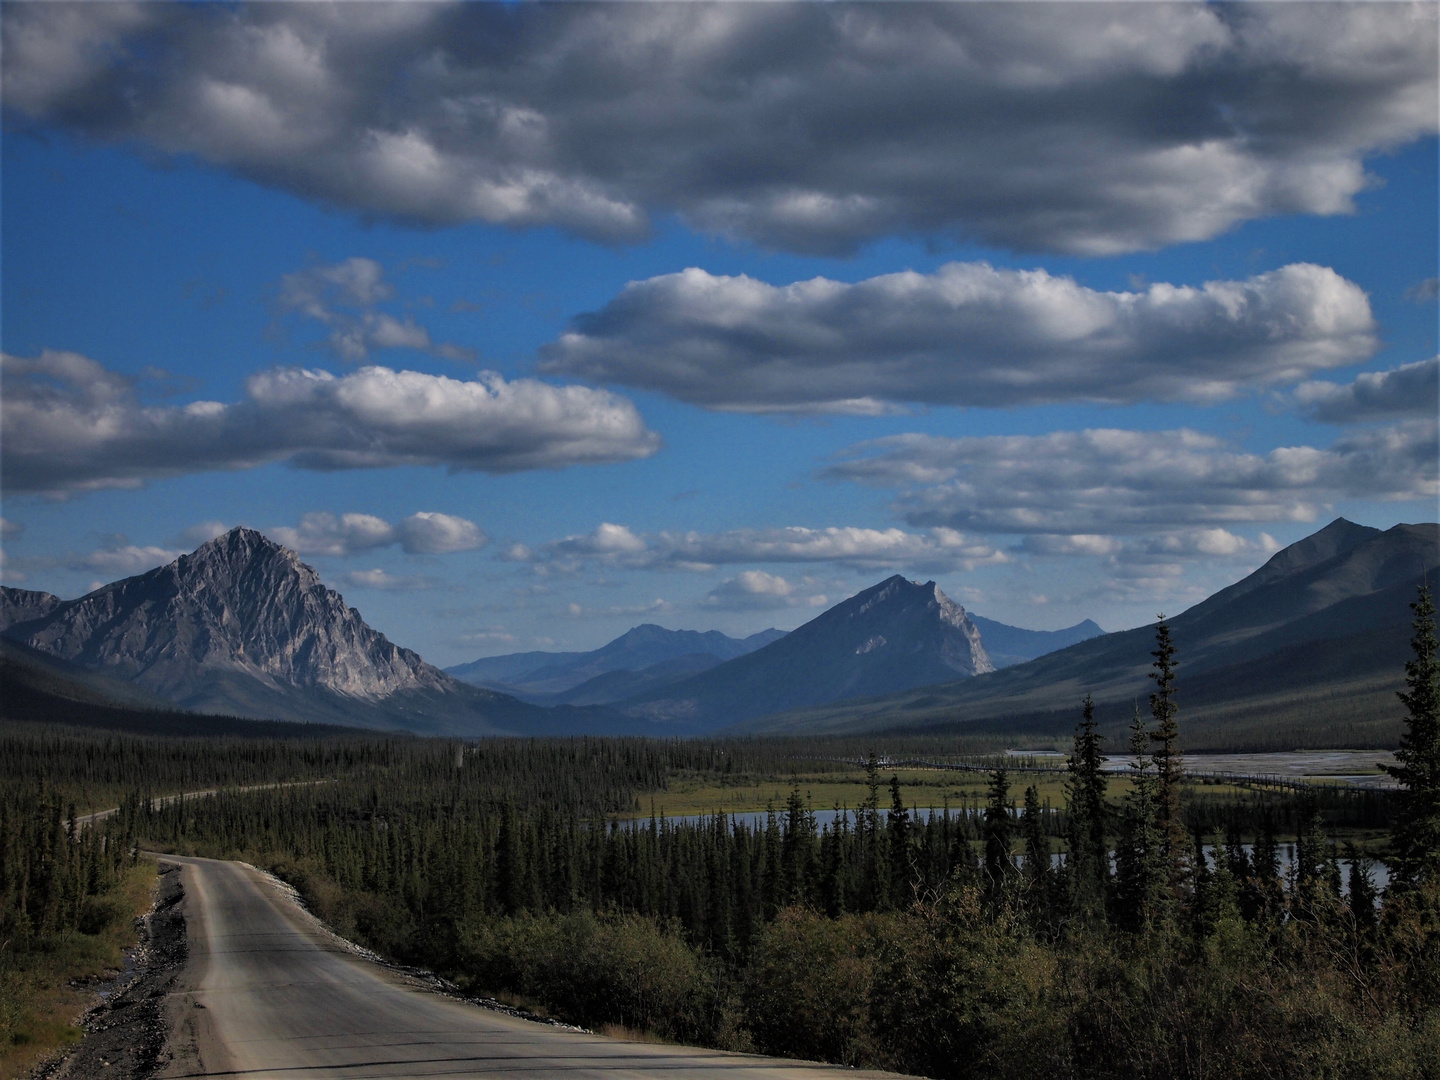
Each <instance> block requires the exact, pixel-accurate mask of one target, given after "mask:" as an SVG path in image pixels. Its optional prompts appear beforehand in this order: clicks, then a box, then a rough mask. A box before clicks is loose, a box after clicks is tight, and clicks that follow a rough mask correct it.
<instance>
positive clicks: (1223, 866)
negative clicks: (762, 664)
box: [0, 596, 1440, 1078]
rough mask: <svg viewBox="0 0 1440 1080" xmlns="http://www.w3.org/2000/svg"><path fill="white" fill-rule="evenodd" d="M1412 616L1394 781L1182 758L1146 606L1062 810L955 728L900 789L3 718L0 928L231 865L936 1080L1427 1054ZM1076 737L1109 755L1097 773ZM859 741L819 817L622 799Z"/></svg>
mask: <svg viewBox="0 0 1440 1080" xmlns="http://www.w3.org/2000/svg"><path fill="white" fill-rule="evenodd" d="M1416 612H1417V614H1416V638H1415V659H1414V660H1412V661H1411V663H1410V664H1409V665H1408V666H1407V673H1408V684H1409V689H1408V692H1407V694H1406V695H1405V696H1404V698H1403V702H1402V703H1403V706H1404V707H1405V709H1406V711H1407V713H1408V715H1409V721H1408V724H1407V728H1406V736H1405V741H1404V742H1403V743H1402V747H1401V751H1400V753H1399V755H1398V760H1399V764H1398V765H1397V766H1396V767H1395V769H1394V770H1393V771H1394V772H1395V775H1396V777H1397V778H1398V779H1399V780H1400V783H1401V786H1400V788H1399V790H1398V792H1394V793H1378V792H1375V791H1356V790H1354V789H1344V788H1339V787H1329V786H1318V787H1311V788H1301V787H1297V786H1293V785H1292V786H1289V787H1287V786H1285V785H1270V786H1266V785H1260V784H1256V785H1251V786H1248V787H1236V786H1234V785H1229V786H1225V787H1223V788H1222V787H1213V788H1212V787H1211V786H1210V785H1207V784H1205V783H1203V782H1197V780H1196V779H1195V778H1187V777H1186V776H1185V772H1184V760H1183V757H1182V755H1181V753H1180V747H1181V741H1182V738H1183V723H1182V718H1181V712H1180V699H1179V697H1178V696H1177V693H1176V685H1177V684H1176V678H1175V659H1176V658H1175V655H1174V650H1173V647H1172V646H1171V645H1170V642H1169V638H1168V633H1167V629H1166V626H1165V624H1164V622H1163V620H1162V622H1161V624H1160V625H1159V628H1158V634H1157V644H1156V649H1155V669H1154V677H1155V688H1154V693H1153V694H1152V696H1151V699H1150V702H1149V708H1148V709H1147V710H1145V711H1143V712H1142V711H1141V710H1140V709H1139V708H1138V707H1137V709H1136V714H1135V716H1134V719H1133V722H1132V726H1131V730H1130V733H1129V738H1128V742H1127V745H1126V746H1125V747H1122V748H1116V747H1111V746H1109V745H1107V742H1108V741H1107V740H1106V739H1105V737H1104V736H1103V735H1102V733H1101V730H1100V729H1099V728H1098V726H1097V724H1096V722H1095V719H1094V710H1093V708H1092V707H1091V705H1090V703H1089V702H1088V701H1086V702H1084V703H1082V704H1079V705H1077V714H1078V715H1077V725H1076V730H1075V734H1074V739H1073V745H1072V748H1071V752H1070V754H1069V756H1068V758H1067V760H1066V765H1065V788H1064V800H1063V805H1050V804H1049V801H1048V800H1042V798H1041V796H1040V794H1039V791H1038V789H1037V787H1036V786H1035V784H1034V783H1033V781H1034V780H1035V779H1036V777H1037V775H1038V774H1037V773H1036V772H1034V771H1033V770H1030V769H1028V768H1026V767H1025V766H1024V763H1022V764H1021V768H1020V769H1019V770H1018V771H1017V770H1015V769H1014V768H1013V766H1014V762H1013V759H1007V758H1003V757H992V758H985V757H984V756H983V753H984V751H985V750H986V749H987V748H986V747H983V746H982V747H979V748H976V747H971V748H970V750H971V754H970V756H969V757H968V758H965V759H964V760H963V762H962V757H961V751H962V750H963V749H964V748H963V747H962V746H959V745H948V746H933V747H930V748H925V747H923V746H919V745H916V744H913V743H906V744H903V745H902V746H901V747H900V749H901V750H902V752H906V753H915V754H916V755H917V756H927V757H928V758H929V759H935V760H938V759H946V760H949V761H950V762H951V763H963V764H965V765H966V766H967V767H968V768H970V769H972V770H984V776H985V779H986V788H985V792H984V795H983V796H978V795H977V797H975V798H973V799H964V800H961V801H959V802H958V803H957V804H955V805H950V806H945V807H939V808H925V809H917V808H916V807H915V806H914V805H913V804H911V803H908V802H907V797H906V791H905V789H904V787H903V786H902V784H901V782H900V780H899V777H898V774H897V773H896V772H895V771H894V770H893V769H892V768H891V766H892V765H893V764H894V762H893V761H887V760H884V759H881V758H879V757H877V756H876V754H875V753H874V752H873V751H870V750H869V748H868V747H866V748H863V749H862V747H863V744H861V743H857V742H854V741H843V740H837V741H833V742H816V741H808V742H783V741H775V740H771V741H765V740H747V741H711V742H682V741H661V740H643V739H583V738H582V739H569V740H495V741H482V742H479V743H471V744H464V743H461V742H457V741H448V740H425V739H415V738H402V737H383V736H334V735H330V734H325V733H320V734H317V735H316V736H314V737H304V738H264V739H248V740H247V739H238V738H208V739H165V738H147V737H142V736H135V735H126V734H114V733H110V734H106V733H97V732H93V731H92V732H80V731H76V730H73V729H70V730H63V729H47V728H37V727H33V726H25V725H16V726H12V727H10V728H8V729H5V730H4V731H0V756H3V759H4V760H5V762H6V769H5V771H4V777H5V780H4V786H3V791H0V890H3V892H0V904H3V910H0V920H3V932H4V934H5V935H6V938H7V940H8V941H11V942H15V943H16V945H15V946H14V948H16V949H18V950H20V951H21V952H23V951H24V950H25V949H26V948H31V949H35V948H43V943H44V942H46V941H48V940H53V939H54V938H55V936H56V935H64V934H66V933H70V934H76V933H80V934H83V933H85V932H86V931H87V930H93V929H94V927H93V926H90V925H88V924H87V922H86V920H87V919H91V920H92V922H93V919H94V917H95V916H94V912H95V910H96V905H97V903H100V902H101V901H102V900H103V898H104V897H105V896H106V895H107V892H108V891H111V890H113V889H114V887H115V885H116V883H117V882H118V881H119V878H120V875H121V874H122V873H123V872H124V867H125V865H126V864H127V862H134V860H135V858H136V850H137V848H138V847H146V848H150V849H157V850H162V851H176V852H187V853H196V854H206V855H213V856H218V857H226V858H235V857H243V858H246V859H249V860H251V861H254V862H257V863H259V864H261V865H265V866H268V867H270V868H272V869H273V870H275V871H276V872H277V873H279V874H280V875H281V876H282V877H284V878H286V879H288V880H289V881H291V882H292V883H293V884H295V885H296V886H297V887H298V888H299V889H300V891H301V893H302V895H303V896H304V897H305V899H306V901H307V902H308V903H309V904H310V905H311V907H312V908H313V909H314V910H315V911H316V912H317V913H318V914H319V915H321V917H322V918H324V919H325V920H327V921H328V922H329V923H330V924H331V925H332V926H334V927H335V928H336V929H337V930H338V931H340V932H341V933H342V934H346V935H349V936H352V937H354V938H356V939H358V940H360V941H361V942H363V943H365V944H367V945H369V946H371V947H373V948H375V949H377V950H379V951H381V952H383V953H385V954H387V955H389V956H392V957H394V958H397V959H399V960H402V961H405V962H408V963H413V964H419V965H423V966H426V967H429V968H431V969H433V970H435V971H437V972H439V973H441V974H443V975H445V976H446V977H448V978H450V979H452V980H454V981H455V982H456V983H458V984H459V985H460V986H461V987H462V988H464V989H465V990H467V991H469V992H471V993H474V994H477V995H488V996H501V997H505V998H507V999H509V1000H512V1001H517V1002H522V1003H525V1004H527V1005H529V1006H531V1007H539V1008H542V1009H545V1010H548V1011H550V1012H552V1013H554V1014H557V1015H559V1016H562V1017H564V1018H565V1019H567V1020H570V1021H573V1022H576V1023H579V1024H582V1025H585V1026H589V1027H594V1028H606V1027H607V1026H612V1025H613V1026H616V1027H619V1028H624V1029H628V1030H633V1031H641V1032H647V1033H650V1034H652V1035H658V1036H660V1037H663V1038H670V1039H676V1040H682V1041H686V1042H694V1043H701V1044H706V1045H713V1046H719V1047H728V1048H736V1049H755V1050H760V1051H764V1052H767V1053H774V1054H783V1055H791V1056H796V1057H804V1058H818V1059H823V1060H827V1061H833V1062H838V1063H843V1064H847V1065H860V1066H872V1067H883V1068H889V1069H895V1070H898V1071H902V1072H910V1073H916V1074H920V1075H926V1076H934V1077H1011V1076H1014V1077H1032V1076H1037V1075H1050V1074H1054V1075H1061V1076H1077V1077H1079V1076H1084V1077H1092V1076H1093V1077H1155V1078H1160V1077H1175V1076H1195V1077H1200V1076H1257V1077H1258V1076H1307V1077H1310V1076H1337V1077H1339V1076H1386V1077H1389V1076H1394V1077H1434V1076H1436V1075H1440V1073H1437V1062H1440V795H1437V792H1440V736H1437V725H1436V719H1435V717H1436V702H1437V681H1440V675H1437V667H1436V661H1435V651H1436V647H1435V638H1434V631H1433V608H1432V607H1431V606H1430V604H1429V600H1428V597H1426V596H1422V598H1421V600H1420V601H1419V602H1418V603H1417V605H1416ZM1109 741H1113V740H1109ZM889 750H890V748H889V747H887V752H888V751H889ZM1107 753H1110V754H1115V753H1124V754H1127V755H1128V758H1129V767H1128V769H1127V770H1126V774H1125V775H1124V776H1123V777H1115V776H1113V775H1112V774H1107V773H1106V772H1104V771H1102V769H1101V763H1102V759H1103V757H1104V756H1105V755H1106V754H1107ZM857 759H861V760H863V763H864V775H865V781H864V787H863V791H864V797H863V798H862V799H861V800H860V801H859V805H856V806H852V807H849V808H846V812H843V813H838V814H832V815H826V816H825V818H824V820H822V819H821V818H819V817H817V811H819V810H828V809H831V808H830V807H817V806H814V805H812V801H811V800H810V799H808V798H807V797H806V796H805V794H804V792H803V791H802V788H801V786H800V785H799V784H798V783H797V784H795V785H794V786H792V787H791V789H790V795H789V797H788V799H786V800H785V801H784V802H783V803H781V804H779V805H774V806H772V807H771V808H770V810H769V812H768V813H765V814H764V815H762V816H761V817H760V818H759V819H758V820H755V821H752V820H750V819H748V818H746V817H740V816H727V815H726V814H723V813H713V814H709V815H699V816H691V817H686V818H681V819H667V818H666V817H665V816H664V815H663V814H661V813H658V812H653V813H652V812H648V811H647V809H646V806H647V802H649V801H650V800H652V799H653V798H654V797H655V795H656V793H657V792H663V791H664V790H665V789H666V788H667V786H669V785H673V784H675V783H677V782H679V781H681V780H683V779H685V778H690V779H695V778H701V779H703V780H704V781H705V782H706V783H709V784H711V785H714V786H718V787H720V788H724V787H725V786H726V785H727V784H731V783H739V782H740V780H741V779H742V778H744V777H747V776H753V775H757V774H764V775H768V776H775V777H783V776H785V775H786V774H787V773H788V772H799V771H800V770H801V769H803V770H804V771H805V772H806V773H807V775H814V774H816V773H825V772H826V771H827V770H829V771H834V772H837V773H838V772H841V771H850V772H853V770H854V769H855V767H856V760H857ZM1007 766H1010V768H1009V769H1008V770H1007ZM208 788H217V789H221V790H219V791H217V792H215V793H212V794H205V795H200V796H195V797H191V798H185V799H169V800H165V799H157V798H155V796H157V795H168V794H172V793H174V792H178V791H185V790H192V791H193V790H197V789H208ZM121 792H124V793H125V795H124V798H123V800H122V799H120V798H116V800H115V802H112V803H111V804H110V805H116V804H118V805H120V807H121V810H120V812H119V813H118V814H116V815H114V816H113V817H111V818H109V819H108V820H106V821H105V822H103V823H100V824H97V825H96V826H95V827H93V828H88V829H87V828H83V827H81V826H80V825H79V824H77V823H76V817H77V813H76V811H75V810H73V809H71V808H70V807H69V802H71V801H75V800H76V799H80V800H82V805H85V804H86V803H87V802H88V803H89V804H90V805H98V803H97V800H98V801H100V802H103V801H104V799H106V798H110V797H112V796H115V795H117V793H121ZM1387 833H1388V834H1391V835H1392V840H1391V841H1390V843H1389V845H1388V847H1383V849H1376V848H1375V846H1374V845H1373V844H1372V845H1370V846H1369V847H1368V848H1364V849H1362V848H1361V847H1357V846H1356V845H1355V844H1353V843H1350V842H1348V840H1347V841H1346V842H1345V843H1343V844H1342V843H1341V842H1339V838H1340V837H1347V838H1354V837H1362V836H1371V837H1373V836H1376V835H1382V834H1387ZM1377 850H1380V853H1382V854H1383V855H1384V858H1385V860H1386V864H1387V866H1388V868H1389V871H1390V885H1389V888H1388V889H1386V890H1384V892H1383V895H1381V891H1380V889H1379V888H1378V887H1377V885H1376V880H1375V875H1374V869H1375V863H1374V861H1373V858H1372V856H1373V855H1374V854H1375V853H1376V851H1377Z"/></svg>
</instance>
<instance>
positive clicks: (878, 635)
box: [0, 518, 1440, 749]
mask: <svg viewBox="0 0 1440 1080" xmlns="http://www.w3.org/2000/svg"><path fill="white" fill-rule="evenodd" d="M1437 551H1440V529H1437V526H1436V525H1435V524H1433V523H1427V524H1416V525H1406V524H1402V525H1397V526H1395V527H1394V528H1391V529H1388V530H1383V531H1382V530H1380V529H1374V528H1369V527H1366V526H1362V525H1356V524H1354V523H1352V522H1349V521H1346V520H1344V519H1343V518H1342V519H1337V520H1336V521H1334V522H1332V523H1331V524H1329V525H1327V526H1326V527H1325V528H1323V529H1321V530H1319V531H1318V532H1316V533H1315V534H1313V535H1312V536H1309V537H1307V538H1306V539H1304V540H1301V541H1299V542H1298V543H1295V544H1292V545H1291V546H1290V547H1287V548H1285V549H1284V550H1282V551H1280V552H1278V553H1276V554H1275V555H1274V556H1273V557H1272V558H1271V559H1270V560H1269V561H1268V562H1267V563H1265V565H1264V566H1262V567H1260V569H1258V570H1256V571H1255V572H1254V573H1253V574H1251V575H1249V576H1248V577H1246V578H1244V579H1242V580H1241V581H1238V582H1236V583H1235V584H1233V585H1231V586H1229V587H1228V588H1226V589H1223V590H1221V591H1220V592H1218V593H1216V594H1215V595H1213V596H1211V597H1209V598H1208V599H1206V600H1205V601H1203V602H1202V603H1199V604H1197V605H1195V606H1194V607H1192V608H1190V609H1189V610H1187V611H1184V612H1181V613H1178V614H1173V615H1172V617H1171V625H1172V628H1173V633H1174V637H1175V641H1176V645H1177V648H1178V650H1179V656H1180V661H1181V672H1182V680H1183V682H1182V685H1183V687H1184V700H1185V702H1186V707H1187V710H1188V715H1187V734H1188V741H1189V745H1191V747H1192V748H1203V747H1204V746H1205V745H1206V744H1207V742H1215V743H1216V744H1218V743H1219V742H1225V743H1227V744H1229V745H1244V746H1253V747H1255V748H1257V749H1263V748H1267V747H1271V746H1277V745H1279V742H1284V743H1285V744H1286V746H1287V748H1293V747H1295V746H1305V745H1319V744H1321V743H1324V742H1327V741H1328V742H1330V743H1335V742H1337V741H1339V742H1347V743H1348V744H1350V745H1370V744H1372V743H1374V742H1375V740H1377V739H1378V740H1382V741H1383V740H1384V739H1385V738H1386V737H1387V735H1386V733H1387V732H1388V729H1389V727H1393V726H1394V724H1395V722H1396V721H1395V710H1394V708H1393V702H1394V698H1393V691H1394V690H1395V689H1397V688H1398V687H1399V686H1400V683H1401V679H1402V674H1403V673H1402V671H1401V668H1400V665H1399V662H1398V660H1397V658H1399V657H1402V656H1403V655H1404V652H1405V642H1406V641H1407V639H1408V633H1409V620H1410V612H1409V610H1408V607H1407V604H1408V602H1409V600H1410V599H1411V598H1412V597H1413V595H1414V592H1415V587H1416V586H1417V585H1418V584H1419V583H1420V582H1421V580H1422V579H1424V578H1425V577H1426V576H1428V575H1433V574H1434V572H1435V570H1436V567H1437V564H1440V559H1437ZM0 635H3V637H0V660H3V669H0V670H3V676H4V681H5V686H6V695H5V697H6V706H5V707H6V710H7V714H8V715H11V716H21V717H23V716H25V715H31V714H33V715H36V716H39V715H47V714H48V715H56V714H55V711H54V710H55V708H56V707H57V703H58V704H60V705H61V706H63V703H65V702H70V703H76V702H83V703H89V704H91V705H96V706H105V707H114V708H130V709H142V710H143V709H152V710H162V711H171V712H173V711H177V710H183V711H187V712H192V713H198V714H209V715H214V716H233V717H243V718H253V719H262V720H277V721H285V722H308V723H320V724H334V725H342V726H348V727H361V728H369V729H380V730H387V729H393V730H402V731H410V732H415V733H422V734H447V735H462V736H466V735H469V736H476V735H500V734H508V735H568V734H607V735H611V734H644V735H660V736H689V735H699V734H706V733H711V732H717V731H733V732H736V733H741V732H743V733H754V734H786V735H803V734H807V733H827V734H859V733H864V732H875V731H900V730H904V731H913V732H961V731H964V732H971V733H987V732H993V733H995V734H1002V733H1003V734H1006V735H1007V736H1008V735H1013V736H1017V737H1018V736H1020V735H1022V734H1027V733H1028V734H1035V735H1037V736H1048V735H1054V734H1061V733H1064V732H1068V731H1069V730H1070V728H1071V727H1073V724H1074V715H1075V710H1076V708H1077V706H1078V703H1079V702H1080V700H1081V699H1083V698H1084V697H1085V696H1086V695H1087V694H1089V695H1092V696H1093V698H1094V700H1095V702H1096V704H1097V708H1098V710H1099V714H1100V716H1101V719H1102V721H1103V722H1104V723H1106V724H1107V725H1108V726H1112V727H1118V726H1119V725H1120V724H1122V723H1123V722H1124V721H1125V719H1127V718H1128V715H1129V711H1130V709H1131V707H1132V705H1133V702H1134V701H1135V700H1136V699H1137V697H1143V695H1144V694H1146V693H1147V692H1148V679H1147V670H1148V668H1149V665H1150V660H1151V658H1150V648H1151V641H1152V636H1153V635H1152V631H1151V629H1150V628H1149V627H1138V628H1135V629H1132V630H1124V631H1120V632H1116V633H1105V632H1103V631H1102V630H1101V628H1100V627H1099V626H1097V625H1096V624H1095V623H1093V622H1091V621H1089V620H1087V621H1085V622H1082V623H1080V624H1078V625H1076V626H1073V627H1069V628H1067V629H1064V630H1058V631H1052V632H1043V631H1031V630H1023V629H1020V628H1016V627H1010V626H1006V625H1004V624H1001V623H997V622H994V621H992V620H988V619H985V618H982V617H979V616H976V615H973V614H972V613H969V612H967V611H966V610H965V609H964V608H963V607H961V606H960V605H959V604H957V603H955V602H954V601H953V600H951V599H950V598H949V597H947V596H946V595H945V594H944V593H943V592H941V591H940V589H939V588H938V587H937V586H936V585H935V583H934V582H925V583H918V582H913V581H909V580H907V579H905V578H903V577H901V576H898V575H897V576H894V577H890V578H888V579H886V580H884V581H881V582H878V583H877V584H875V585H873V586H871V587H870V588H867V589H865V590H863V591H861V592H859V593H857V594H856V595H855V596H852V597H850V598H849V599H847V600H845V601H843V602H841V603H839V604H837V605H835V606H834V607H832V608H830V609H829V610H827V611H825V612H823V613H822V614H820V615H819V616H817V617H816V618H814V619H812V620H811V621H810V622H807V623H805V624H804V625H802V626H800V627H798V628H797V629H795V630H793V631H791V632H789V633H785V632H783V631H779V630H774V629H771V630H766V631H762V632H760V633H758V634H754V635H751V636H750V637H747V638H744V639H736V638H731V637H728V636H726V635H724V634H721V633H718V632H716V631H708V632H700V631H694V630H670V629H666V628H663V627H660V626H656V625H653V624H646V625H642V626H637V627H635V628H634V629H632V630H630V631H629V632H628V633H626V634H624V635H622V636H621V637H619V638H617V639H615V640H614V641H612V642H610V643H609V644H607V645H605V646H604V647H602V648H600V649H596V650H593V651H591V652H570V653H564V652H561V653H546V652H529V653H516V654H511V655H507V656H493V657H483V658H480V659H477V660H475V661H473V662H471V663H467V664H462V665H459V666H456V667H452V668H450V669H448V670H443V671H442V670H440V669H439V668H437V667H435V666H433V665H431V664H428V663H426V662H425V660H424V659H423V658H421V657H420V656H419V655H418V654H416V653H415V652H413V651H411V650H409V649H406V648H403V647H402V646H400V645H397V644H395V643H393V642H391V641H390V640H389V639H388V638H386V637H385V635H384V634H381V633H379V632H378V631H376V630H374V629H373V628H372V627H370V626H369V625H368V624H367V623H366V622H365V620H364V618H363V617H362V615H361V614H360V612H359V611H357V610H356V609H355V608H352V607H349V606H348V605H347V604H346V603H345V601H344V599H343V598H342V597H341V595H340V594H339V593H337V592H335V591H334V590H332V589H330V588H328V587H327V586H326V585H325V584H324V582H323V581H321V579H320V577H319V575H318V574H317V573H316V571H315V570H314V569H312V568H311V567H309V566H308V565H306V564H305V563H303V562H302V561H301V560H300V558H299V556H297V555H296V554H295V553H294V552H293V551H290V550H288V549H286V548H284V547H283V546H281V545H280V544H277V543H275V542H274V541H273V540H271V539H269V538H267V537H266V536H264V535H262V534H261V533H259V532H256V531H255V530H252V529H247V528H235V529H232V530H231V531H230V532H228V533H226V534H225V535H223V536H220V537H217V538H216V539H214V540H212V541H210V542H209V543H206V544H204V545H202V546H201V547H200V548H198V549H197V550H196V551H194V552H193V553H191V554H189V555H185V556H182V557H180V558H179V559H177V560H175V561H174V562H173V563H170V564H169V565H167V566H162V567H159V568H157V569H155V570H152V571H150V572H148V573H145V574H141V575H138V576H135V577H130V578H125V579H123V580H120V581H116V582H113V583H111V584H109V585H106V586H104V587H102V588H99V589H97V590H95V591H94V592H92V593H89V594H88V595H86V596H82V597H79V598H76V599H73V600H63V599H61V598H59V597H56V596H53V595H51V594H48V593H41V592H33V591H28V590H23V589H15V588H9V587H5V588H4V589H3V591H0ZM62 712H63V708H62ZM1277 740H1278V742H1277ZM1317 740H1318V742H1317Z"/></svg>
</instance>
